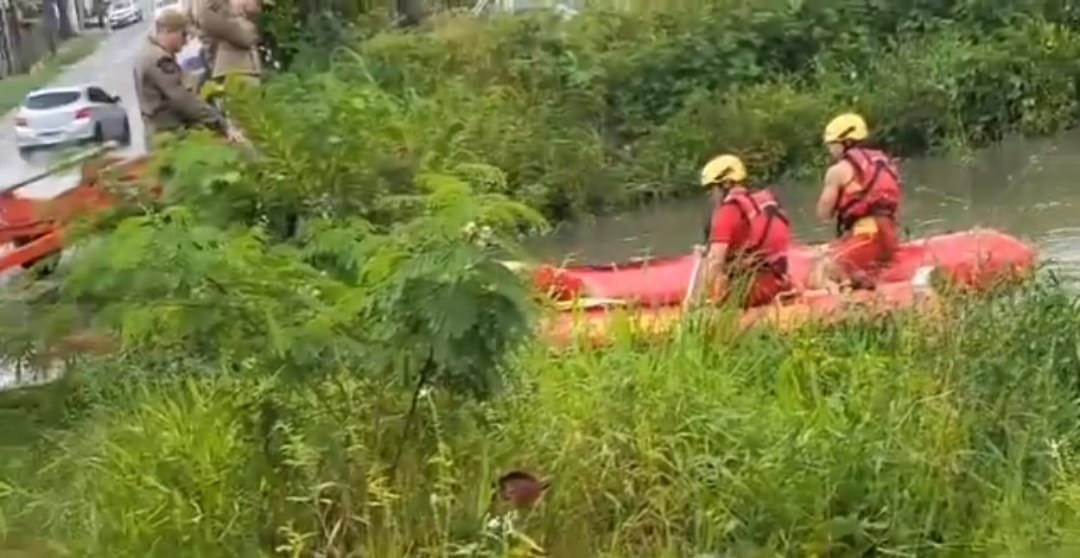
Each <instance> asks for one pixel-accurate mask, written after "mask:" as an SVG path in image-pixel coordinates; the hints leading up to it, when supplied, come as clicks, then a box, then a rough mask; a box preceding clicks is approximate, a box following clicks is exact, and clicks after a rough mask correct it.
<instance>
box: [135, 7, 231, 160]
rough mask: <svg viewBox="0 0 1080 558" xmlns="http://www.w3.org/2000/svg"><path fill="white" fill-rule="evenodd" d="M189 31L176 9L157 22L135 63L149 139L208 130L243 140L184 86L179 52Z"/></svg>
mask: <svg viewBox="0 0 1080 558" xmlns="http://www.w3.org/2000/svg"><path fill="white" fill-rule="evenodd" d="M187 29H188V18H187V16H186V15H185V14H183V13H182V12H179V11H174V10H169V11H166V12H164V13H163V14H162V15H161V16H160V17H159V18H158V19H157V21H155V22H154V33H153V34H152V35H151V36H150V37H148V38H147V42H146V44H144V45H143V48H142V51H141V52H140V53H139V57H138V58H137V59H136V61H135V91H136V92H137V94H138V97H139V110H140V112H141V113H142V117H143V123H144V125H145V127H146V136H147V138H151V137H153V135H154V134H156V133H158V132H176V131H183V130H186V129H192V128H196V127H206V128H209V129H212V130H216V131H218V132H221V133H222V134H224V135H225V136H226V137H228V138H229V140H230V141H237V142H239V141H243V135H242V134H240V132H239V130H237V129H236V128H234V127H232V126H231V125H230V124H229V123H228V122H227V121H226V120H225V118H223V117H222V116H221V115H220V114H219V113H217V112H216V111H215V110H214V109H213V108H212V107H211V106H210V105H208V104H207V103H206V102H204V101H203V100H202V99H200V98H199V96H198V95H197V94H196V93H195V92H194V91H191V90H190V89H188V88H186V87H184V82H183V72H182V71H181V69H180V64H179V63H178V62H177V60H176V53H177V52H179V51H180V49H181V48H183V46H184V44H185V43H186V42H187ZM147 145H148V147H149V142H148V144H147Z"/></svg>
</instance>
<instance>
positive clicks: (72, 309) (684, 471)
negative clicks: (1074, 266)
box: [0, 0, 1080, 557]
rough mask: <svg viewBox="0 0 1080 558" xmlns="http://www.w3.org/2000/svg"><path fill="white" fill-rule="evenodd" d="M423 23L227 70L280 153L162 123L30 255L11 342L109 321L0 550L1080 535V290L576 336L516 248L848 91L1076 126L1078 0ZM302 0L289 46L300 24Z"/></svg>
mask: <svg viewBox="0 0 1080 558" xmlns="http://www.w3.org/2000/svg"><path fill="white" fill-rule="evenodd" d="M281 5H282V6H294V7H295V5H294V4H289V3H284V2H283V3H282V4H281ZM296 5H299V4H296ZM275 9H285V8H275ZM361 12H363V10H359V11H357V12H356V13H355V14H353V15H355V16H356V17H357V18H360V17H362V13H361ZM342 13H347V12H344V11H343V12H342ZM339 15H340V14H339ZM278 17H283V16H281V13H279V14H278ZM342 18H344V16H342V17H341V18H339V19H342ZM344 19H346V20H347V19H348V18H344ZM841 23H844V24H845V26H844V27H839V26H840V25H841ZM429 26H430V28H429V29H424V30H420V31H410V32H408V33H384V34H377V35H375V36H373V37H369V38H367V39H365V40H363V41H359V39H357V40H356V41H357V42H352V41H348V40H347V41H346V42H345V43H344V44H342V45H341V46H340V48H337V49H336V50H334V51H332V56H330V57H328V58H326V59H322V60H320V59H319V57H318V56H317V52H318V50H319V49H316V48H311V49H308V50H307V51H303V49H299V48H294V49H293V52H292V54H293V56H292V57H291V59H290V60H291V61H292V65H291V66H290V67H288V69H287V71H284V72H282V73H281V75H278V76H275V77H274V79H273V80H272V81H271V82H270V83H269V84H268V85H267V86H266V88H265V91H264V92H262V93H261V96H260V97H256V96H254V95H250V94H247V95H245V94H243V92H242V91H237V90H234V92H237V93H240V94H238V95H236V96H234V97H233V99H232V101H231V102H230V105H229V107H230V110H231V112H232V113H233V114H234V115H235V116H236V117H237V118H238V120H239V121H241V122H242V123H243V125H244V128H245V130H246V131H247V133H248V134H249V136H250V137H251V138H252V139H253V143H254V148H255V153H249V152H245V151H241V150H235V149H224V148H222V147H221V145H220V143H218V142H217V141H216V140H214V139H212V138H208V137H205V136H196V137H192V138H189V139H187V140H185V141H184V142H182V143H176V144H171V145H169V144H166V145H164V146H163V148H162V150H161V151H160V152H159V153H158V154H157V155H156V158H155V162H156V163H157V165H156V168H155V173H156V174H155V176H158V177H160V178H161V179H162V180H163V181H164V186H165V190H164V196H163V198H161V199H158V200H156V201H155V200H151V199H148V198H144V197H139V196H133V197H132V198H131V199H130V201H131V203H129V204H126V205H125V206H124V207H123V208H121V210H120V211H118V212H117V213H116V214H115V215H111V216H110V218H109V219H106V220H103V221H100V222H97V223H95V224H93V226H92V227H89V226H88V227H87V228H85V230H83V231H82V232H83V233H85V234H86V236H85V237H84V238H85V242H84V243H83V244H82V248H81V250H80V251H79V252H77V253H76V254H74V255H73V257H72V259H71V261H70V262H69V263H68V264H65V265H64V266H62V272H61V273H60V274H59V275H58V278H57V279H55V280H54V287H55V288H52V289H42V288H35V289H26V290H25V291H14V290H11V289H9V290H8V291H7V292H8V293H11V294H12V296H13V297H14V294H16V293H18V294H20V296H19V297H18V298H13V299H11V300H5V302H4V304H3V305H2V306H0V329H2V332H3V335H2V336H0V339H2V347H3V349H4V351H5V352H6V353H7V354H9V355H12V357H13V358H14V357H30V358H32V359H33V358H36V359H37V360H38V361H39V362H40V361H41V360H43V359H44V358H45V356H44V355H53V356H55V355H56V354H57V353H58V351H59V352H60V353H62V352H63V349H62V347H63V344H58V341H57V340H58V339H66V340H67V342H68V343H69V344H70V343H71V338H70V337H68V336H67V334H69V333H70V332H72V331H80V330H91V331H94V332H97V335H99V336H101V337H99V338H98V341H95V342H94V343H89V345H94V346H96V348H98V349H102V348H103V350H102V351H101V352H103V353H104V354H97V355H94V354H70V355H68V357H69V358H68V359H67V361H66V363H65V364H66V370H67V372H68V373H67V374H66V375H65V376H64V377H63V379H62V380H60V381H58V382H56V383H53V384H50V385H48V386H45V387H39V388H33V389H24V390H20V391H17V392H8V393H5V394H4V396H3V397H0V420H2V421H3V422H2V424H3V427H2V429H0V540H2V541H3V546H2V547H0V548H2V549H3V550H4V551H6V552H14V551H16V549H18V550H21V551H22V552H23V553H24V554H26V555H30V556H52V555H70V556H118V557H122V556H133V557H134V556H138V557H144V556H162V557H187V556H191V557H195V556H198V557H215V556H245V557H247V556H271V555H280V556H341V557H345V556H447V555H458V556H510V555H521V553H522V552H524V551H525V549H526V548H527V547H529V546H539V547H542V548H544V549H546V550H547V551H548V552H549V554H551V555H553V556H695V555H713V556H740V557H741V556H776V555H784V556H819V557H825V556H836V557H841V556H843V557H847V556H852V557H854V556H930V555H933V556H971V555H1010V556H1017V555H1031V556H1036V555H1038V556H1047V555H1050V554H1051V553H1053V552H1056V551H1059V550H1061V551H1065V552H1063V555H1068V554H1067V550H1068V549H1070V548H1075V545H1077V544H1080V539H1078V533H1080V532H1078V531H1077V529H1076V526H1077V525H1080V496H1078V495H1080V432H1078V430H1077V428H1076V424H1077V417H1078V413H1080V398H1078V397H1077V395H1078V389H1080V385H1078V382H1080V378H1078V377H1077V374H1076V373H1077V370H1080V352H1078V350H1077V348H1078V347H1080V321H1078V320H1077V317H1076V316H1077V311H1078V308H1077V305H1076V304H1075V303H1074V301H1073V300H1072V299H1070V298H1069V297H1068V296H1066V295H1065V294H1064V293H1063V292H1062V291H1061V290H1060V289H1059V288H1058V287H1057V286H1055V285H1053V284H1052V283H1046V284H1040V285H1037V286H1035V287H1033V288H1032V289H1030V290H1028V291H1026V292H1024V293H1021V294H1017V295H1015V296H1012V297H1008V298H1001V299H997V300H995V301H993V302H992V303H976V302H972V301H965V300H959V301H956V302H955V303H954V304H952V305H950V306H949V307H948V310H947V312H946V313H945V314H944V315H943V316H936V317H935V320H933V321H924V320H922V319H919V318H917V317H912V316H895V317H893V318H889V319H883V320H875V321H872V322H869V323H866V322H864V323H860V324H857V325H856V324H850V325H841V326H835V327H832V328H809V329H806V330H802V331H799V332H796V333H793V334H789V335H784V336H780V335H773V334H769V333H755V334H745V335H735V334H731V333H725V330H724V328H710V329H705V330H701V329H697V328H686V329H685V330H683V331H682V332H680V333H679V334H678V335H676V336H674V337H673V338H672V339H671V340H669V341H667V342H664V343H661V344H659V345H644V344H642V343H639V342H637V340H635V339H633V338H632V337H630V336H627V337H626V338H624V339H620V340H619V343H617V344H616V346H615V347H614V348H612V349H611V350H607V351H602V352H601V351H589V350H584V349H572V350H570V351H568V352H563V353H554V352H552V351H550V350H549V349H547V348H545V347H544V346H542V345H541V344H539V343H536V342H534V341H533V339H532V338H531V331H532V329H533V326H534V325H535V320H536V318H537V316H538V315H539V314H540V312H542V309H541V308H539V307H538V306H537V305H536V304H534V303H533V300H532V294H531V293H530V292H529V290H528V289H527V288H526V287H525V286H524V285H523V284H522V282H521V281H520V280H519V278H517V277H516V276H515V275H514V274H512V273H511V272H510V271H509V270H507V269H506V268H505V267H503V266H501V265H499V263H498V262H497V258H498V257H502V256H504V255H505V254H507V253H512V252H513V251H514V246H513V240H514V239H515V238H516V237H517V235H519V234H521V233H523V232H529V231H534V230H537V229H541V228H543V227H544V226H545V224H546V223H545V219H544V217H545V216H546V217H548V218H549V219H551V218H556V219H557V218H562V217H567V216H571V215H574V214H576V213H577V212H581V211H592V210H598V209H603V208H606V207H615V206H618V205H620V204H624V203H626V202H630V201H633V200H636V199H641V198H643V197H648V196H653V195H669V194H676V193H679V192H680V191H689V187H690V185H691V184H692V180H691V179H692V175H693V172H694V170H695V169H696V167H697V166H698V165H699V164H700V161H701V160H702V159H703V158H704V157H707V156H708V155H709V154H711V153H712V152H714V151H716V150H719V149H722V148H723V149H728V148H731V149H737V150H739V151H740V152H742V153H743V154H745V155H746V156H747V158H748V159H750V160H752V161H754V163H755V168H756V169H758V172H759V173H760V174H761V175H762V176H769V175H775V176H779V175H780V174H781V173H783V172H788V171H792V172H796V171H798V169H807V168H812V164H813V163H814V162H815V159H816V158H818V157H819V156H820V146H819V145H818V137H819V131H820V127H821V125H822V124H823V123H824V122H825V120H826V119H827V118H828V117H829V116H830V115H832V114H833V113H834V112H836V111H837V110H840V109H842V108H847V107H848V106H855V107H858V108H859V109H860V110H864V111H865V112H866V113H867V114H868V115H870V116H871V117H872V119H873V121H874V123H875V124H877V128H878V129H879V130H880V139H881V141H884V142H886V143H888V144H890V145H891V146H893V147H894V148H895V149H897V150H899V151H901V152H904V153H916V152H919V151H923V150H927V149H951V148H956V147H966V146H971V145H977V144H980V143H984V142H987V141H992V140H994V139H996V138H998V137H999V136H1000V135H1001V134H1003V133H1006V132H1009V131H1022V132H1028V133H1045V132H1049V131H1052V130H1054V129H1057V128H1059V127H1063V126H1067V125H1070V124H1071V123H1072V122H1073V121H1074V119H1075V109H1076V106H1075V105H1076V103H1077V100H1078V95H1077V93H1078V92H1077V90H1076V79H1075V78H1076V77H1077V72H1076V69H1077V64H1078V62H1077V60H1080V58H1078V57H1077V56H1076V55H1077V54H1080V51H1078V48H1080V18H1078V16H1077V15H1076V14H1074V13H1073V11H1072V8H1071V7H1070V6H1069V4H1068V3H1066V2H1061V3H1060V4H1059V3H1055V2H1051V1H1049V0H1047V1H1034V0H1032V1H1015V2H1002V1H998V2H993V3H991V2H984V3H980V2H976V1H973V0H969V1H964V2H960V1H957V2H933V3H923V2H889V3H875V2H866V1H861V2H850V3H845V2H803V3H798V2H787V1H784V2H768V1H757V2H745V3H743V2H734V1H732V2H725V3H716V4H709V5H706V6H704V7H702V6H700V5H696V6H694V7H692V8H687V9H674V8H671V9H650V10H644V9H642V10H631V11H622V12H601V11H590V12H588V13H585V14H583V15H581V16H579V17H577V18H575V19H573V20H570V21H561V20H558V19H555V18H549V17H547V16H544V15H533V16H529V17H520V18H505V19H496V20H493V21H476V20H470V19H465V18H442V19H438V18H436V19H434V20H431V21H430V22H429ZM362 27H363V26H361V25H357V29H360V28H362ZM279 29H281V30H284V31H281V33H282V36H279V37H277V40H278V44H294V45H295V44H303V43H305V41H307V40H308V39H306V38H305V36H304V35H302V34H300V35H296V36H292V35H289V34H288V33H286V32H285V31H288V30H289V29H292V28H291V27H288V26H285V25H282V26H281V27H280V28H279ZM297 29H301V30H302V29H304V28H303V27H297ZM353 32H358V31H356V30H355V29H354V30H353ZM347 35H348V33H346V32H344V31H343V32H342V36H347ZM290 41H292V42H291V43H290ZM301 61H302V62H301ZM860 76H862V77H860ZM126 191H130V192H137V190H135V189H132V188H130V187H129V188H128V190H126ZM77 345H78V346H80V347H82V348H84V349H85V348H87V346H88V344H87V343H81V344H77ZM57 347H60V349H58V348H57ZM511 468H525V469H529V470H534V471H537V472H538V473H540V474H542V475H545V476H550V478H551V479H552V480H553V484H552V488H551V489H550V491H549V493H548V494H547V495H546V497H545V499H544V500H543V501H542V503H541V504H540V505H539V506H538V507H536V508H535V509H534V510H533V511H531V512H514V513H503V512H504V510H502V509H500V508H498V507H497V506H492V505H491V496H492V481H493V480H494V479H495V478H496V477H497V476H498V475H499V474H500V473H502V472H505V471H506V470H508V469H511ZM710 553H711V554H710Z"/></svg>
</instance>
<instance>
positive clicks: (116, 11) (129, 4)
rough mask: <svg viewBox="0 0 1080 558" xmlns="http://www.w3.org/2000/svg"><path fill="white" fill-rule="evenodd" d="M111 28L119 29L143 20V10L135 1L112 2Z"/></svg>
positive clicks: (110, 10) (120, 0)
mask: <svg viewBox="0 0 1080 558" xmlns="http://www.w3.org/2000/svg"><path fill="white" fill-rule="evenodd" d="M108 14H109V15H108V18H109V27H110V28H112V29H119V28H120V27H123V26H125V25H131V24H133V23H138V22H140V21H142V20H143V12H142V8H141V7H140V6H139V4H138V3H137V2H136V1H135V0H112V2H111V3H109V12H108Z"/></svg>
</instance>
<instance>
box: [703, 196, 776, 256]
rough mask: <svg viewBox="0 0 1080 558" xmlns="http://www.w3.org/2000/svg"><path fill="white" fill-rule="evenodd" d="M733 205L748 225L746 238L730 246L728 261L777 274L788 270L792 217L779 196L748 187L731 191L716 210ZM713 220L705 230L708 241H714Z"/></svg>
mask: <svg viewBox="0 0 1080 558" xmlns="http://www.w3.org/2000/svg"><path fill="white" fill-rule="evenodd" d="M725 205H733V206H735V207H736V208H737V209H738V210H739V215H740V216H742V220H743V222H744V223H746V225H747V226H748V227H749V231H748V233H747V235H746V237H745V238H746V240H745V242H744V243H743V244H741V245H739V246H729V247H728V252H727V257H726V259H727V263H736V264H737V265H738V266H739V267H741V268H744V269H750V268H755V269H762V268H764V269H768V270H770V271H773V272H774V273H776V274H778V275H786V274H787V249H788V245H789V244H790V242H791V221H790V220H789V219H788V216H787V214H786V213H785V212H784V210H783V208H782V207H780V202H779V201H778V200H777V199H776V196H774V195H773V193H772V192H771V191H770V190H768V189H761V190H758V191H756V192H754V193H752V194H750V193H747V192H745V191H743V192H738V193H732V194H728V196H727V197H726V198H724V201H722V202H720V205H718V206H716V208H715V210H714V211H720V209H721V208H722V207H723V206H725ZM711 236H712V220H711V215H710V221H709V226H708V229H707V230H706V232H705V242H706V245H708V244H710V243H711V242H712V238H711Z"/></svg>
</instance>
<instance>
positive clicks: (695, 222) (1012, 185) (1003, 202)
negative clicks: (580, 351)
mask: <svg viewBox="0 0 1080 558" xmlns="http://www.w3.org/2000/svg"><path fill="white" fill-rule="evenodd" d="M823 163H824V158H823ZM822 171H824V167H823V168H822ZM751 172H753V171H752V169H751ZM902 172H903V177H904V183H905V186H906V190H905V197H904V206H903V208H902V215H901V219H902V221H903V225H904V226H905V227H907V229H908V231H909V232H910V235H911V237H912V238H914V237H920V236H926V235H932V234H936V233H943V232H949V231H957V230H963V229H967V228H971V227H975V226H981V227H987V228H994V229H998V230H1000V231H1002V232H1005V233H1008V234H1011V235H1013V236H1016V237H1018V238H1021V239H1023V240H1025V241H1028V242H1032V243H1033V244H1035V245H1036V246H1038V248H1039V253H1040V257H1041V259H1043V260H1044V261H1046V262H1047V263H1048V264H1049V265H1050V266H1051V267H1052V268H1053V269H1055V270H1056V271H1057V272H1058V273H1060V275H1061V276H1063V277H1065V278H1068V279H1069V280H1070V282H1073V281H1076V280H1080V213H1078V209H1080V130H1074V131H1071V132H1068V133H1066V134H1063V135H1060V136H1057V137H1052V138H1043V139H1023V138H1011V139H1008V140H1006V141H1004V142H1001V143H999V144H996V145H994V146H992V147H989V148H986V149H983V150H979V151H977V152H975V153H973V154H972V155H971V156H969V157H967V158H966V160H958V159H949V158H930V157H927V158H919V159H910V160H907V161H905V162H904V163H903V166H902ZM776 191H777V192H778V195H779V197H780V199H781V201H782V202H783V203H784V205H785V207H786V209H787V210H788V212H789V213H790V215H791V218H792V222H793V227H794V229H795V234H796V236H797V237H798V238H799V239H801V240H803V241H818V240H823V239H828V238H830V237H831V236H832V226H831V225H825V224H821V223H819V222H817V220H816V219H814V218H813V206H814V203H815V201H816V199H817V195H818V193H819V191H820V183H801V184H800V183H785V184H780V185H778V186H777V187H776ZM707 203H708V202H707V198H706V196H705V195H704V193H703V194H702V196H699V197H696V198H695V199H688V200H678V201H669V202H662V203H659V204H656V205H654V206H651V207H646V208H643V209H641V210H639V211H636V212H633V213H630V214H623V215H616V216H610V217H600V218H596V219H591V220H589V221H586V222H582V223H577V224H573V225H567V226H561V227H559V228H558V229H557V230H556V231H554V232H553V233H552V234H549V235H547V236H546V237H544V238H542V239H539V240H537V241H534V242H531V243H529V245H528V246H527V248H528V250H529V252H530V253H532V254H533V255H534V256H537V257H540V258H543V259H545V260H555V261H567V262H574V263H592V264H604V263H610V262H613V261H620V260H624V259H627V258H630V257H635V256H644V255H672V254H684V253H686V252H688V251H689V250H690V246H691V245H693V244H694V243H697V242H700V241H701V238H700V237H701V234H702V225H703V219H704V216H705V212H706V211H707V206H706V204H707Z"/></svg>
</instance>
